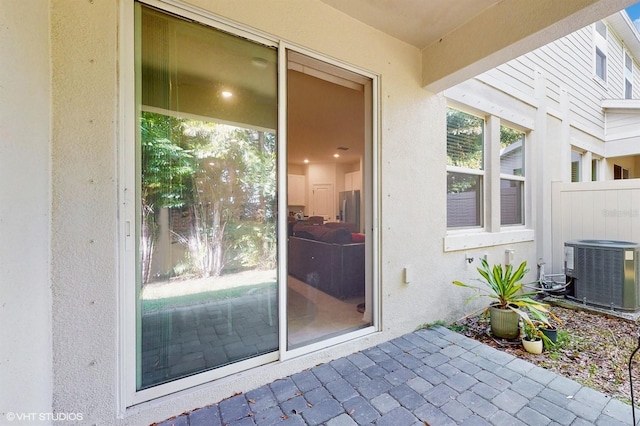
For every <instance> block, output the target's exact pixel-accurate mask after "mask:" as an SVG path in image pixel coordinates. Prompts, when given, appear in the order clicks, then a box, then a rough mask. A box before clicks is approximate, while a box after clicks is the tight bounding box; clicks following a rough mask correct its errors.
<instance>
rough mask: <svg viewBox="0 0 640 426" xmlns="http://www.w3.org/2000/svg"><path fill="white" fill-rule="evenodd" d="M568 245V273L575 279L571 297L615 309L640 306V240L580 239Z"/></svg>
mask: <svg viewBox="0 0 640 426" xmlns="http://www.w3.org/2000/svg"><path fill="white" fill-rule="evenodd" d="M564 247H565V275H566V276H567V277H570V278H571V279H572V280H573V293H574V294H572V295H569V296H573V297H574V298H575V299H576V300H577V301H579V302H585V303H589V304H593V305H598V306H602V307H607V308H611V309H620V310H627V311H637V310H639V309H640V289H639V288H638V285H639V284H640V283H639V281H640V280H639V276H638V275H639V273H640V267H639V265H640V263H639V257H640V245H639V244H638V243H632V242H628V241H611V240H576V241H567V242H565V244H564Z"/></svg>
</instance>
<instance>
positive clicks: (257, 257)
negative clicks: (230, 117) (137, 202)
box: [141, 112, 277, 282]
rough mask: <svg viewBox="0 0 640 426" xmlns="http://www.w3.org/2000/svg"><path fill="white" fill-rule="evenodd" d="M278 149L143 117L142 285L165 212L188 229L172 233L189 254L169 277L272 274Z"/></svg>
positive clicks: (262, 140) (229, 132) (270, 140)
mask: <svg viewBox="0 0 640 426" xmlns="http://www.w3.org/2000/svg"><path fill="white" fill-rule="evenodd" d="M276 148H277V146H276V138H275V135H273V134H268V133H264V132H260V131H257V130H253V129H244V128H239V127H233V126H229V125H223V124H218V123H211V122H204V121H198V120H191V119H183V118H176V117H172V116H166V115H161V114H156V113H149V112H143V113H142V115H141V175H142V182H141V187H142V212H143V219H142V220H143V232H142V239H143V242H142V244H141V247H142V248H143V252H144V254H143V277H146V275H147V274H146V273H145V271H144V269H145V268H146V269H148V265H149V264H150V263H151V256H152V254H153V251H154V245H155V240H156V239H157V236H158V233H159V228H158V220H157V215H158V214H159V212H160V210H161V209H163V208H168V209H180V215H181V217H183V218H185V220H186V222H187V223H188V226H186V227H185V226H183V227H182V228H181V229H177V230H174V229H171V230H170V232H172V238H173V239H175V240H177V241H178V242H180V243H182V244H183V245H184V246H185V247H186V248H187V249H188V255H187V256H186V257H185V259H184V260H183V264H182V265H179V266H177V267H175V268H173V272H174V273H180V272H182V273H185V274H187V273H191V271H199V272H198V273H199V275H201V276H205V277H206V276H212V275H214V276H215V275H220V274H221V273H222V271H223V270H224V269H225V268H227V269H229V270H238V269H242V268H252V267H265V268H272V267H274V266H275V259H276V245H275V233H276V231H275V229H276V228H275V217H276V215H275V209H276V184H277V182H276V161H275V155H276ZM145 265H146V266H145ZM146 281H147V278H145V282H146Z"/></svg>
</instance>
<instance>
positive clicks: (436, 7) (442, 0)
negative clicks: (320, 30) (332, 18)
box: [321, 0, 502, 49]
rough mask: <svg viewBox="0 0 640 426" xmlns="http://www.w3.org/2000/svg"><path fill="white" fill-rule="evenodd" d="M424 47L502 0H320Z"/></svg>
mask: <svg viewBox="0 0 640 426" xmlns="http://www.w3.org/2000/svg"><path fill="white" fill-rule="evenodd" d="M321 1H322V2H323V3H326V4H327V5H329V6H331V7H333V8H335V9H338V10H339V11H341V12H343V13H345V14H347V15H349V16H351V17H352V18H355V19H357V20H359V21H361V22H363V23H365V24H367V25H370V26H372V27H374V28H377V29H379V30H380V31H382V32H384V33H386V34H389V35H390V36H392V37H395V38H397V39H399V40H402V41H405V42H407V43H409V44H411V45H413V46H415V47H417V48H418V49H423V48H425V47H427V46H429V45H430V44H432V43H435V42H437V41H438V40H440V38H441V37H442V36H444V35H446V34H449V33H450V32H452V31H454V30H455V29H456V28H458V27H461V26H463V25H464V24H465V23H466V22H468V21H470V20H472V19H473V18H474V17H476V16H478V15H480V14H481V13H482V12H484V11H485V10H486V9H489V8H490V7H491V6H493V5H495V4H496V3H499V2H500V1H502V0H453V1H452V0H427V1H425V0H349V1H345V0H321Z"/></svg>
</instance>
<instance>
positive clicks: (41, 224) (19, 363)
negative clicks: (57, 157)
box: [0, 0, 53, 424]
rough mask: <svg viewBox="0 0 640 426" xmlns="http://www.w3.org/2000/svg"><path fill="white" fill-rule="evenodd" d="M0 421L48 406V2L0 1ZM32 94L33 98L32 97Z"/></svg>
mask: <svg viewBox="0 0 640 426" xmlns="http://www.w3.org/2000/svg"><path fill="white" fill-rule="evenodd" d="M0 9H1V10H2V11H1V12H0V58H2V64H3V65H2V66H0V100H1V101H0V134H1V138H2V142H1V143H0V144H1V147H0V154H1V155H0V181H1V182H2V184H1V185H0V235H1V236H2V238H1V241H2V244H0V271H1V276H0V324H2V326H1V327H0V383H1V384H2V385H0V423H2V424H7V422H8V421H12V420H15V419H16V418H10V417H7V415H9V413H16V415H20V414H22V413H27V414H29V413H49V412H51V409H52V408H51V404H52V402H51V387H52V381H53V375H52V368H51V359H52V347H51V288H50V276H49V251H50V249H51V241H50V238H49V235H50V229H51V228H50V219H51V208H50V200H51V199H50V187H51V176H50V171H51V169H50V165H49V155H50V150H49V135H50V125H49V121H50V117H51V105H50V101H51V87H50V81H51V67H50V63H49V47H50V44H49V5H48V2H46V1H44V2H43V1H41V0H24V1H2V2H1V5H0ZM36 100H37V101H36Z"/></svg>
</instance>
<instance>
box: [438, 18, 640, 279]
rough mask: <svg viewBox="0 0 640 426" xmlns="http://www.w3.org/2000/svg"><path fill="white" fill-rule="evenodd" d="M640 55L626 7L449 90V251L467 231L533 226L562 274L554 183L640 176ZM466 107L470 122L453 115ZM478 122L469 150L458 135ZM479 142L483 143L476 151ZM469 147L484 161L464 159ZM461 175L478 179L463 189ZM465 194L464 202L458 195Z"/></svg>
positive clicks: (483, 239)
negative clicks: (508, 134)
mask: <svg viewBox="0 0 640 426" xmlns="http://www.w3.org/2000/svg"><path fill="white" fill-rule="evenodd" d="M638 55H640V34H638V30H637V29H636V27H635V26H634V24H633V23H632V22H631V21H630V19H629V17H628V15H627V14H626V12H624V11H621V12H618V13H615V14H613V15H611V16H609V17H607V18H605V19H603V20H601V21H597V22H595V23H594V24H591V25H588V26H586V27H584V28H582V29H580V30H578V31H576V32H574V33H571V34H569V35H567V36H565V37H563V38H561V39H559V40H556V41H554V42H551V43H549V44H547V45H545V46H543V47H540V48H538V49H536V50H534V51H532V52H530V53H527V54H525V55H522V56H520V57H518V58H517V59H514V60H511V61H509V62H507V63H505V64H503V65H500V66H498V67H496V68H494V69H492V70H490V71H487V72H485V73H482V74H480V75H478V76H477V77H475V78H473V79H470V80H467V81H465V82H464V83H461V84H458V85H456V86H454V87H452V88H450V89H447V90H446V91H445V92H444V93H445V96H446V97H447V101H448V104H449V108H450V113H449V114H448V122H449V125H448V133H449V136H448V158H449V159H450V160H449V162H448V166H447V170H448V176H449V186H448V193H447V197H448V200H449V209H448V214H449V219H448V229H449V232H448V235H447V237H446V238H445V249H446V250H459V249H461V248H462V247H463V246H466V247H467V248H469V245H468V244H469V243H468V241H469V238H474V239H475V240H476V242H475V246H476V248H477V247H482V246H493V245H494V244H495V239H496V236H495V235H494V234H498V235H499V234H500V233H501V232H503V231H504V230H505V229H509V230H511V234H512V235H513V236H514V237H513V238H514V240H516V239H518V238H525V239H526V238H528V236H525V235H526V233H527V232H530V231H532V230H535V232H536V236H535V240H536V242H537V253H538V259H539V260H543V261H545V262H552V261H553V264H552V268H553V269H554V272H556V273H558V272H561V270H562V267H563V265H562V259H561V251H562V247H561V244H562V240H561V239H560V240H559V241H555V242H554V243H553V244H551V241H552V238H553V236H554V229H553V226H552V217H554V216H556V215H558V214H559V213H560V212H559V210H558V209H557V208H556V209H553V207H552V203H551V198H552V195H551V194H552V190H551V186H552V183H553V182H591V181H605V180H613V179H630V178H638V177H640V68H639V61H638V58H639V56H638ZM460 114H463V115H464V116H465V118H466V121H464V122H463V124H460V122H459V121H456V119H457V116H458V115H460ZM471 120H476V121H477V122H476V123H475V124H474V126H475V127H476V129H478V130H477V133H478V134H479V135H480V134H481V135H482V136H481V137H482V138H483V139H484V144H482V145H477V144H475V145H474V144H467V146H466V153H465V155H466V156H465V155H462V154H461V153H460V152H458V151H457V150H459V147H460V146H461V144H460V142H459V137H458V136H456V135H457V134H459V133H460V129H461V128H464V126H469V122H470V121H471ZM508 128H513V129H517V131H519V132H522V134H523V138H522V146H521V145H519V144H518V145H516V144H513V145H506V144H505V141H504V135H505V133H504V132H505V130H506V129H508ZM482 129H484V130H482ZM516 146H517V148H518V150H517V151H514V148H515V147H516ZM478 148H481V149H482V150H483V151H482V152H480V154H477V153H476V154H473V153H474V152H475V151H476V150H478ZM514 152H515V153H517V154H518V156H517V157H516V158H517V160H518V162H517V164H515V165H514V164H513V161H514ZM470 155H471V156H473V155H475V156H476V157H479V158H484V161H479V162H475V163H473V164H472V165H471V166H468V165H465V164H462V166H461V165H460V164H458V162H460V161H465V159H466V158H468V157H469V156H470ZM451 158H454V160H451ZM456 178H457V179H458V181H460V179H463V178H466V179H467V180H469V179H473V184H472V185H466V186H463V187H464V189H463V190H461V189H460V188H461V187H460V185H459V183H457V182H456V181H455V179H456ZM452 179H453V180H452ZM600 190H602V188H600ZM496 194H499V196H496ZM463 197H464V198H465V199H466V200H467V201H466V203H467V204H466V205H465V204H464V203H461V202H460V201H454V200H460V199H462V198H463ZM452 203H453V204H452ZM586 207H587V206H585V210H586ZM609 208H610V209H617V208H618V207H617V205H610V206H609ZM626 210H629V209H628V208H626V209H625V211H626ZM632 211H636V213H637V210H635V209H632ZM507 216H510V217H511V220H509V218H508V217H507ZM462 217H465V218H467V219H466V221H462V222H461V221H460V218H462ZM610 219H611V218H608V220H610ZM602 221H604V218H602ZM574 227H575V225H574ZM556 228H557V229H555V234H558V236H559V235H560V234H561V231H562V230H561V229H558V227H557V226H556ZM496 230H497V231H498V232H496ZM580 232H587V231H580ZM580 232H578V234H580ZM591 232H592V233H593V235H591V237H593V238H617V239H632V238H634V237H635V238H638V237H639V236H640V235H638V234H637V232H632V229H627V231H626V232H625V231H623V228H621V229H620V231H618V230H616V232H614V233H612V232H611V230H609V232H603V230H600V231H591ZM565 234H566V233H565ZM574 234H575V232H574ZM605 234H606V235H605ZM613 234H615V235H613ZM585 237H586V236H585ZM583 238H584V237H583ZM556 240H558V239H557V238H556ZM559 244H560V246H559V247H558V245H559ZM547 272H550V270H548V271H547Z"/></svg>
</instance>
